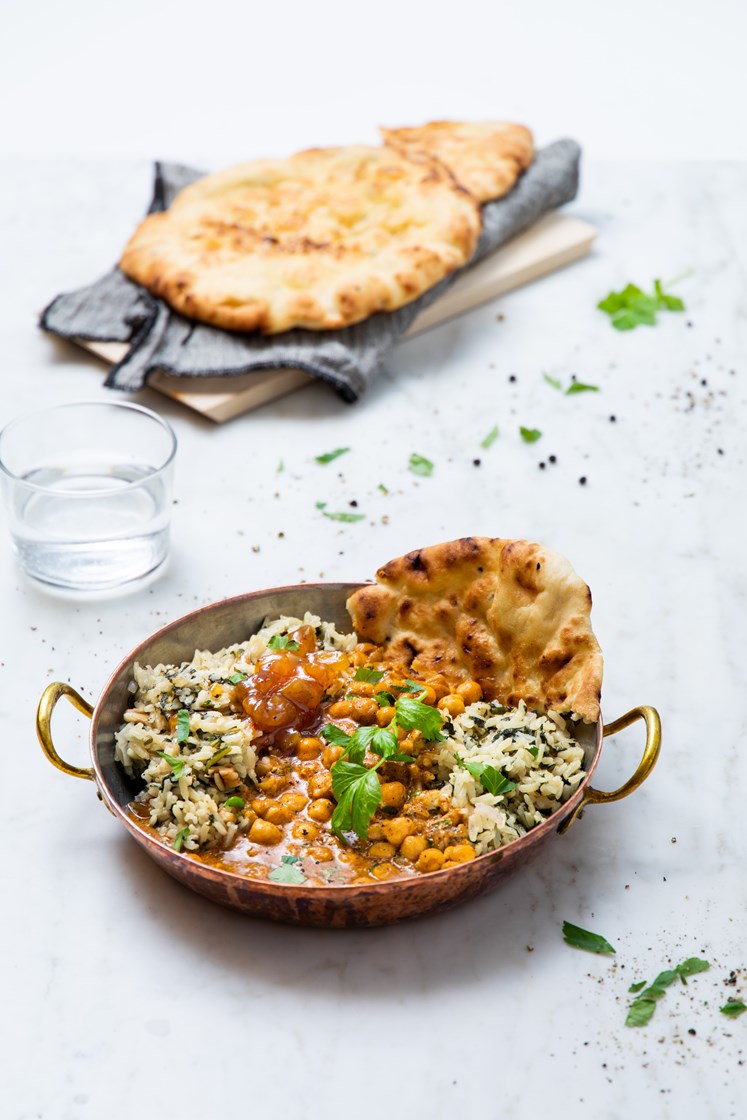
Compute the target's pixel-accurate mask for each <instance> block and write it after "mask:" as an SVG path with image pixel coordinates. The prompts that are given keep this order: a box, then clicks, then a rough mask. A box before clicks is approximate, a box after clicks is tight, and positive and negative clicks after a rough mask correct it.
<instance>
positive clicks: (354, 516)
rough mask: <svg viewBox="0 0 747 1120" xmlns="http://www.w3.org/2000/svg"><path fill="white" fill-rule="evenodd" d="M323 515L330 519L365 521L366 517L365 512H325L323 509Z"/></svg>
mask: <svg viewBox="0 0 747 1120" xmlns="http://www.w3.org/2000/svg"><path fill="white" fill-rule="evenodd" d="M319 508H321V507H319ZM323 516H324V517H328V518H329V519H330V521H365V519H366V515H365V513H327V511H326V510H323Z"/></svg>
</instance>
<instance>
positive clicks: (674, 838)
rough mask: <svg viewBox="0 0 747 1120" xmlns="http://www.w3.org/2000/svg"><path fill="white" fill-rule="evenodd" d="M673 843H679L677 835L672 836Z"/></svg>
mask: <svg viewBox="0 0 747 1120" xmlns="http://www.w3.org/2000/svg"><path fill="white" fill-rule="evenodd" d="M672 843H673V844H676V843H677V837H676V836H673V837H672Z"/></svg>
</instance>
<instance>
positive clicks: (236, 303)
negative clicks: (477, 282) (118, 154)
mask: <svg viewBox="0 0 747 1120" xmlns="http://www.w3.org/2000/svg"><path fill="white" fill-rule="evenodd" d="M480 229H481V217H480V209H479V206H478V205H477V203H476V202H475V200H474V199H473V198H472V197H471V195H469V194H468V193H467V192H466V191H465V190H463V189H462V188H461V187H460V186H459V185H458V184H457V183H456V182H455V181H454V179H453V177H452V176H451V175H450V174H449V172H448V171H447V170H446V169H445V168H443V167H442V166H441V165H440V164H438V163H436V162H435V161H433V160H424V159H419V160H412V159H406V158H405V156H403V155H401V154H400V153H399V152H397V151H395V150H394V149H393V148H387V147H384V148H366V147H352V148H326V149H324V148H320V149H312V150H310V151H307V152H299V153H298V154H297V155H295V156H291V157H290V158H289V159H285V160H263V161H261V162H257V163H246V164H242V165H240V166H239V167H233V168H230V169H229V170H227V171H222V172H219V173H218V174H216V175H209V176H207V177H206V178H204V179H200V180H199V181H198V182H197V183H195V184H193V185H192V186H190V187H187V188H186V189H185V190H183V191H181V192H180V193H179V195H178V196H177V198H176V199H175V200H174V202H173V204H172V206H171V208H170V209H169V210H168V211H166V212H165V213H162V214H150V215H148V217H147V218H146V219H145V220H144V221H143V222H142V224H141V225H140V226H139V228H138V229H137V231H136V232H135V234H134V236H133V237H132V239H131V241H130V243H129V244H128V246H127V248H126V249H125V251H124V254H123V256H122V259H121V261H120V267H121V268H122V271H123V272H124V273H125V274H126V275H127V276H129V277H130V279H131V280H134V281H136V283H138V284H142V286H143V287H144V288H147V289H148V291H150V292H152V293H153V294H154V295H157V296H160V297H161V298H163V299H164V300H166V302H167V303H169V304H170V305H171V306H172V307H173V308H175V309H176V310H177V311H179V312H181V313H182V314H183V315H187V316H189V317H190V318H193V319H200V320H202V321H203V322H206V323H212V324H214V325H215V326H218V327H225V328H227V329H229V330H240V331H261V332H262V333H264V334H275V333H276V332H278V331H286V330H289V329H290V328H291V327H303V328H305V329H307V330H333V329H337V328H339V327H345V326H348V325H349V324H351V323H357V322H358V321H359V320H361V319H365V318H367V317H368V316H369V315H372V314H373V313H374V312H376V311H393V310H395V309H396V308H398V307H402V306H403V304H406V303H409V302H410V301H411V300H414V299H416V298H417V297H418V296H419V295H421V294H422V293H423V292H424V291H426V290H427V289H428V288H431V287H432V286H433V285H434V284H436V283H438V281H439V280H442V279H443V278H444V276H446V275H448V274H449V273H450V272H453V271H454V269H456V268H459V267H460V266H461V265H463V264H465V263H466V262H467V261H468V260H469V258H470V256H471V255H472V252H473V250H474V248H475V245H476V244H477V239H478V236H479V234H480Z"/></svg>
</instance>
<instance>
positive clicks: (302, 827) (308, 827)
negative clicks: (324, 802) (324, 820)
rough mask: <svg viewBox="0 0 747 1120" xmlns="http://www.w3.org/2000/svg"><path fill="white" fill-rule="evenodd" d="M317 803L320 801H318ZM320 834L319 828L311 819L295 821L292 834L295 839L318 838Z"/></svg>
mask: <svg viewBox="0 0 747 1120" xmlns="http://www.w3.org/2000/svg"><path fill="white" fill-rule="evenodd" d="M315 804H316V805H319V804H320V802H319V801H316V802H315ZM318 835H319V829H318V828H317V827H316V825H315V824H312V823H311V822H310V821H294V822H293V828H292V829H291V836H292V837H293V839H294V840H309V841H311V840H316V838H317V837H318Z"/></svg>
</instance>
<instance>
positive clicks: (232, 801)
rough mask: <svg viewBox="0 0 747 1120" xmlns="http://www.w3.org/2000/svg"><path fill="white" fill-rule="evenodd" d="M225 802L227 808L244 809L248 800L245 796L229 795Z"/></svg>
mask: <svg viewBox="0 0 747 1120" xmlns="http://www.w3.org/2000/svg"><path fill="white" fill-rule="evenodd" d="M223 804H224V805H225V807H226V808H227V809H243V808H244V806H245V805H246V802H245V801H244V798H243V797H227V798H226V800H225V801H224V802H223Z"/></svg>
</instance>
